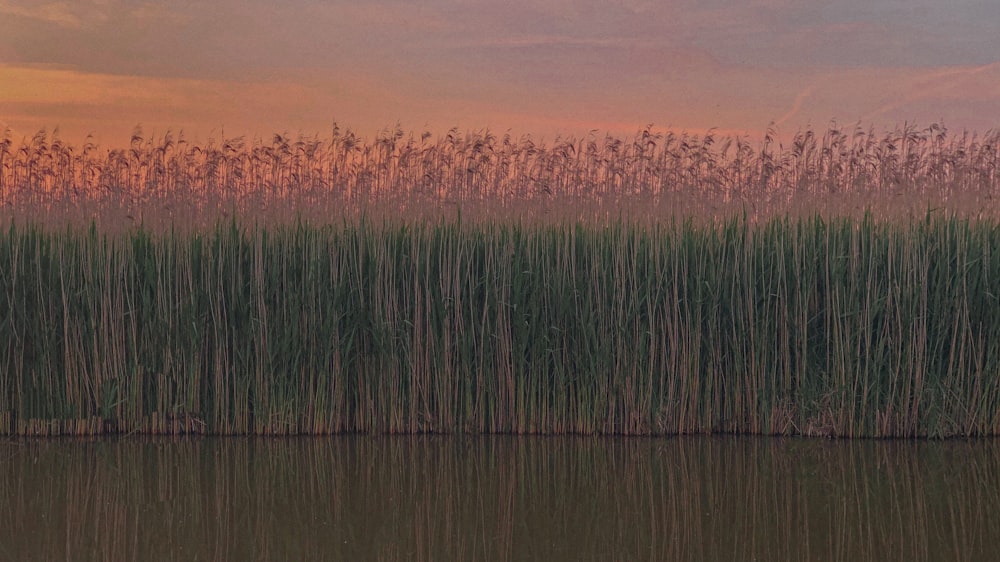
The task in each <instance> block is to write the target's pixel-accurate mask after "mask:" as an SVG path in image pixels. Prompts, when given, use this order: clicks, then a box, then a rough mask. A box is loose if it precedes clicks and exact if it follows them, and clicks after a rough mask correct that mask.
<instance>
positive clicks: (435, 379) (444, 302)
mask: <svg viewBox="0 0 1000 562" xmlns="http://www.w3.org/2000/svg"><path fill="white" fill-rule="evenodd" d="M998 244H1000V225H998V223H997V222H996V221H995V220H986V219H981V220H976V219H969V218H962V217H955V216H939V213H932V212H929V213H927V214H926V215H925V217H922V218H919V219H915V220H900V221H884V220H876V219H874V218H873V217H871V216H868V217H864V218H833V219H829V218H821V217H818V216H814V217H812V218H804V217H800V218H788V217H784V218H781V217H779V218H773V219H769V220H767V221H762V222H751V221H749V220H747V219H745V218H735V219H730V220H727V221H723V222H718V223H712V224H706V223H698V222H694V221H687V222H679V221H670V222H661V223H655V224H637V223H634V222H629V221H620V222H617V223H610V224H605V225H592V224H585V223H579V222H558V223H556V222H554V223H551V224H535V223H533V224H525V223H518V222H513V221H489V220H480V221H463V220H462V219H455V220H452V219H440V220H436V221H432V220H424V221H412V220H410V221H407V220H397V221H388V220H379V221H373V220H370V219H366V218H365V217H364V216H361V217H357V218H348V219H344V220H342V221H340V222H337V223H333V224H329V225H325V226H310V225H307V224H304V223H300V224H289V225H276V226H271V225H266V224H265V225H256V226H255V225H253V224H251V223H249V222H240V221H236V220H233V221H229V222H222V223H219V225H218V226H216V227H215V229H214V230H213V231H209V232H203V233H197V232H195V233H190V232H188V233H177V232H173V233H171V232H169V231H168V232H162V233H151V232H149V231H147V230H143V229H133V230H131V231H129V232H126V233H119V234H108V233H106V232H102V231H100V230H99V229H97V228H93V227H92V228H90V229H89V230H88V229H79V228H74V227H68V228H64V229H61V230H60V229H54V228H44V227H39V226H28V225H20V224H12V225H11V226H10V227H9V228H8V229H6V232H5V233H4V234H3V235H2V237H0V272H2V275H0V295H2V297H0V432H9V433H74V432H76V433H95V432H104V431H117V432H133V431H143V432H206V433H222V434H227V433H244V432H253V433H265V434H271V433H332V432H393V433H396V432H399V433H412V432H500V433H506V432H511V433H610V434H629V435H636V434H642V435H645V434H676V433H698V432H740V433H744V432H745V433H763V434H808V435H824V436H953V435H990V434H997V433H1000V258H998V257H994V256H993V249H994V248H997V247H998Z"/></svg>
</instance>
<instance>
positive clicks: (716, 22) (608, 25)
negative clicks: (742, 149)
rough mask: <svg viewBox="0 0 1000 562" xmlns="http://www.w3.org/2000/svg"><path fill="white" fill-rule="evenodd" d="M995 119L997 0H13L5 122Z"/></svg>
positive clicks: (884, 124) (241, 124)
mask: <svg viewBox="0 0 1000 562" xmlns="http://www.w3.org/2000/svg"><path fill="white" fill-rule="evenodd" d="M832 119H835V120H837V121H838V122H840V123H844V124H853V123H854V122H857V121H861V122H862V123H863V124H864V125H865V126H868V125H873V126H875V127H876V128H891V127H893V126H894V125H897V124H901V123H902V122H903V121H909V122H911V123H912V122H916V123H917V124H918V125H928V124H930V123H932V122H942V121H943V122H944V124H946V125H947V126H948V127H949V128H950V129H952V130H961V129H970V130H978V131H983V132H985V131H986V130H988V129H993V128H997V127H998V125H1000V3H996V2H985V1H972V0H958V1H953V2H948V3H944V2H939V1H930V0H910V1H907V2H900V1H895V0H893V1H888V0H864V1H863V0H843V1H840V2H832V3H831V2H827V3H823V2H796V1H792V0H751V1H740V2H736V1H729V0H710V1H709V0H703V1H694V0H690V1H688V0H683V1H682V0H673V1H653V0H650V1H643V0H618V1H610V0H607V1H586V0H574V1H570V0H546V1H530V2H529V1H523V2H518V1H512V2H501V3H497V2H469V1H457V0H427V1H424V2H405V1H402V0H391V1H390V0H372V1H366V2H354V1H340V0H288V1H286V2H281V3H275V2H265V1H263V0H251V1H240V2H236V1H235V0H216V1H213V2H192V1H186V2H164V1H160V0H156V1H141V2H140V1H134V0H133V1H124V0H79V1H74V2H68V1H54V2H49V1H44V0H43V1H28V0H0V128H4V127H6V128H9V129H10V130H11V136H13V137H14V138H15V140H19V139H20V138H21V137H24V136H30V135H31V134H33V133H34V132H36V131H38V130H39V129H42V128H45V129H47V130H49V131H51V130H52V129H53V128H55V127H57V126H58V127H59V129H60V135H61V136H62V137H63V138H65V139H67V140H70V141H73V142H79V141H80V140H82V138H83V137H84V136H85V135H86V134H88V133H92V134H94V135H95V137H96V138H97V140H98V141H99V142H101V143H102V144H106V145H120V144H124V143H127V141H128V138H129V136H130V134H131V132H132V130H133V128H134V127H135V126H136V125H141V126H142V128H143V130H144V132H145V133H146V134H147V135H160V134H162V133H164V132H165V131H167V130H168V129H169V130H172V131H175V132H176V131H178V130H184V131H185V133H186V135H187V137H188V138H189V139H192V140H198V139H205V138H208V137H214V138H219V137H221V136H222V135H225V136H227V137H229V136H236V135H249V136H255V135H256V136H264V137H266V136H269V135H270V134H271V133H274V132H290V133H292V134H295V133H304V134H309V135H312V134H319V135H325V134H327V133H328V132H329V130H330V128H331V126H332V124H333V122H334V121H336V122H338V123H339V124H340V125H341V127H351V128H353V129H354V130H356V131H357V132H359V133H361V134H362V135H365V136H371V135H374V134H375V133H376V132H377V131H378V130H379V129H381V128H383V127H387V126H393V125H394V124H395V123H397V122H399V123H400V124H401V125H402V126H403V128H404V129H406V130H411V131H423V130H430V131H432V132H442V131H445V130H447V129H448V128H450V127H453V126H457V127H459V128H460V129H481V128H485V127H489V128H491V129H493V130H497V131H502V130H508V129H509V130H512V131H514V132H516V133H532V134H534V135H537V136H544V137H548V138H551V137H552V136H555V135H556V134H572V135H582V134H586V132H587V131H589V130H591V129H599V130H602V131H610V132H613V133H622V134H628V133H631V132H634V131H636V130H637V129H638V128H640V127H642V126H644V125H645V124H647V123H652V124H654V125H655V126H656V127H658V128H661V129H665V128H668V127H670V128H676V129H685V130H688V131H704V130H706V129H708V128H711V127H715V128H718V129H719V130H720V131H722V132H733V133H745V134H749V135H751V136H756V135H759V134H760V133H762V132H763V130H764V129H765V128H766V127H767V125H768V123H769V122H772V121H774V122H776V123H777V125H778V128H779V131H780V132H782V133H785V134H788V133H791V132H794V131H795V130H796V129H798V128H801V127H806V126H814V127H817V128H825V127H826V126H827V124H828V123H829V122H830V121H831V120H832Z"/></svg>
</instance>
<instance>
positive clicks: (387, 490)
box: [0, 437, 1000, 562]
mask: <svg viewBox="0 0 1000 562" xmlns="http://www.w3.org/2000/svg"><path fill="white" fill-rule="evenodd" d="M997 552H1000V443H998V442H995V441H977V442H962V441H949V442H876V441H826V440H806V439H770V438H720V437H696V438H667V439H617V438H563V437H559V438H551V437H550V438H544V437H532V438H523V437H418V438H414V437H334V438H293V439H265V438H196V439H149V438H118V439H100V440H79V439H64V440H10V439H7V440H0V560H435V561H437V560H547V561H551V562H555V561H560V560H567V561H570V560H572V561H576V560H722V561H727V562H728V561H732V560H767V561H771V560H796V561H800V560H852V561H855V560H906V561H908V562H915V561H919V560H933V561H939V560H989V559H993V556H994V555H995V554H996V553H997Z"/></svg>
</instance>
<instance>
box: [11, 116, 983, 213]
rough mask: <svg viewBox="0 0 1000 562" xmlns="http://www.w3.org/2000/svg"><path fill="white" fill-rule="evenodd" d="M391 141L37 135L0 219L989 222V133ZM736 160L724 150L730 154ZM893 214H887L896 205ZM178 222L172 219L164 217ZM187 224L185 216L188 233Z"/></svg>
mask: <svg viewBox="0 0 1000 562" xmlns="http://www.w3.org/2000/svg"><path fill="white" fill-rule="evenodd" d="M417 143H418V141H417V140H416V138H415V135H414V134H412V133H407V132H406V131H403V130H402V129H401V128H400V127H398V126H397V127H395V128H393V129H386V130H384V131H382V132H380V133H379V134H378V135H377V136H376V138H375V139H374V141H368V140H366V139H363V138H360V137H358V136H357V135H356V134H354V133H353V132H352V131H350V130H346V131H341V130H340V129H339V128H337V127H335V129H334V132H333V133H332V136H331V137H330V138H328V139H320V138H318V137H303V136H300V137H298V138H293V137H291V136H290V135H288V134H276V135H274V136H273V138H272V139H270V142H264V141H262V140H260V139H254V140H250V141H248V140H246V139H245V138H243V137H235V138H228V139H222V141H221V142H218V143H217V142H215V141H214V140H211V139H210V140H209V141H208V143H206V144H205V145H203V146H194V145H191V144H189V143H187V142H185V141H184V140H183V139H181V138H178V140H177V141H176V142H175V141H174V140H173V136H172V135H171V134H170V133H167V134H166V135H164V136H163V137H160V138H155V137H148V138H146V137H143V134H142V131H141V130H137V131H136V132H135V134H134V135H133V136H132V138H131V139H130V146H129V148H128V149H127V150H110V151H100V150H98V149H97V148H96V147H95V146H93V144H92V143H87V144H86V145H85V146H84V149H83V150H81V151H75V150H74V149H73V148H72V147H71V146H69V145H68V144H67V143H64V142H63V141H61V140H60V139H59V138H58V135H57V134H56V133H53V134H52V135H51V136H50V135H48V134H47V133H46V132H45V131H40V132H39V133H38V134H36V135H34V136H33V137H32V138H31V139H26V140H24V141H23V142H22V145H21V146H20V147H19V148H17V149H13V148H12V147H13V146H14V142H13V140H12V139H10V137H9V134H8V135H7V136H6V137H4V139H3V141H2V143H0V148H2V149H0V158H2V163H0V164H2V166H0V187H2V189H0V198H2V201H0V202H2V204H3V206H4V209H5V210H4V213H5V214H6V215H7V216H8V217H13V216H24V213H29V214H32V215H37V216H43V217H46V218H49V215H50V214H51V220H64V216H63V213H62V212H61V211H60V209H61V208H66V207H72V206H73V205H80V204H85V203H86V204H90V205H92V206H93V207H94V208H96V209H99V210H102V211H103V210H104V209H106V210H107V213H108V214H109V218H111V217H114V215H116V214H118V213H120V211H121V210H124V211H125V214H127V215H131V216H133V217H140V216H141V217H142V218H143V220H150V221H151V222H159V223H169V222H183V219H184V218H196V219H197V221H199V222H201V223H208V224H210V223H211V222H213V221H214V220H215V219H217V218H218V216H219V215H220V214H221V213H224V212H225V213H230V214H231V213H234V212H235V213H238V214H240V215H243V216H248V215H255V214H264V215H266V214H267V212H268V210H269V209H274V208H278V209H284V210H283V211H281V213H283V214H284V215H286V218H287V215H294V214H296V213H302V214H306V215H312V216H310V217H309V218H310V219H313V218H315V219H317V220H322V218H323V217H324V216H329V215H330V214H331V213H333V214H335V215H340V214H343V213H349V214H354V213H357V212H359V210H360V209H364V208H368V207H379V206H381V207H383V208H384V209H385V210H386V211H389V210H390V209H392V207H393V205H425V206H426V207H432V206H433V205H440V206H441V208H447V207H449V206H451V205H454V204H463V205H464V204H470V203H481V204H483V205H484V206H490V207H493V206H497V207H500V208H501V209H502V208H504V207H505V206H506V205H508V204H516V205H524V204H525V202H531V203H532V204H534V205H537V207H538V209H537V210H536V211H535V212H536V213H539V214H544V212H546V211H547V210H551V209H552V208H554V207H555V206H556V203H563V202H565V201H567V200H569V201H575V202H577V203H578V204H580V205H583V206H585V207H588V206H610V208H609V209H602V211H604V212H614V211H615V210H616V209H617V206H616V205H619V204H621V205H632V204H634V201H635V200H636V198H638V200H639V201H654V202H657V201H660V200H661V199H663V198H665V197H666V198H670V197H671V196H673V197H675V198H674V199H673V200H671V205H672V207H670V208H664V207H667V206H666V205H663V206H654V207H652V208H647V207H640V208H638V209H637V210H638V211H640V212H638V213H636V214H637V215H638V214H641V215H646V216H647V218H648V220H659V219H661V218H663V215H664V214H665V213H668V212H669V213H670V214H675V215H680V216H684V215H701V216H706V215H707V216H712V217H719V216H722V217H724V216H727V215H729V214H734V213H738V212H740V210H741V209H743V208H747V207H749V208H751V209H753V210H754V212H755V213H757V214H759V215H760V216H761V217H762V218H763V219H766V218H768V217H771V216H775V215H780V214H784V213H785V212H786V211H788V210H790V209H791V210H795V209H796V208H799V207H810V206H811V208H810V210H811V211H813V212H821V213H826V214H830V215H835V214H841V213H849V214H852V215H855V216H857V214H858V213H859V211H858V209H865V208H868V207H871V208H873V209H875V210H876V211H878V212H879V213H884V214H886V215H893V216H895V217H905V216H906V215H907V214H908V213H911V212H913V210H914V207H916V206H917V205H919V206H931V207H943V208H947V209H949V210H950V211H953V212H958V213H962V214H984V213H995V212H996V210H997V209H996V199H997V198H996V197H994V194H995V193H996V191H997V188H998V185H997V184H998V182H1000V175H998V170H997V167H998V164H1000V132H995V131H990V132H987V133H986V134H985V135H983V136H982V137H980V136H978V135H975V134H968V133H963V134H962V135H955V134H952V133H949V132H948V131H947V129H945V128H944V127H941V126H939V125H937V124H932V125H931V126H930V127H928V128H926V129H918V128H917V127H915V126H914V125H912V124H908V123H907V124H904V125H903V126H902V127H901V128H897V129H895V130H893V131H887V132H885V133H883V134H881V135H879V134H876V133H875V131H874V129H871V128H869V129H867V130H865V129H863V128H861V127H860V124H859V125H857V126H856V127H855V130H854V133H853V134H852V135H848V134H847V133H846V132H844V131H843V130H842V129H840V128H838V127H837V126H836V124H831V128H830V129H829V130H828V131H826V132H824V133H822V134H818V133H817V132H815V131H813V130H804V131H799V132H798V133H796V134H795V135H794V136H793V137H792V140H791V144H790V146H788V147H786V146H784V145H783V144H782V143H781V142H778V141H777V140H776V133H775V132H774V131H771V130H769V131H768V132H767V133H766V134H765V136H764V140H763V142H762V143H761V144H760V145H758V146H757V147H756V148H752V143H750V142H747V141H746V140H745V139H743V138H735V139H734V138H721V139H719V138H716V135H715V134H714V133H712V132H709V133H708V134H706V135H703V136H699V135H691V134H688V133H677V132H674V131H670V132H668V133H662V132H654V131H653V130H652V129H651V127H647V128H645V129H642V130H640V131H638V132H637V133H636V135H635V136H633V137H632V138H630V139H621V138H616V137H612V136H610V135H606V136H605V137H604V139H603V141H601V142H597V141H596V140H595V139H594V138H593V137H590V138H589V139H586V142H585V139H574V138H566V139H557V140H556V141H555V142H554V143H552V144H543V143H536V142H535V141H534V140H533V139H531V138H530V137H521V138H519V139H517V140H514V139H512V138H510V136H509V135H505V136H504V137H503V138H502V139H500V140H498V139H497V137H496V135H494V134H493V133H491V132H490V131H488V130H485V131H478V132H469V133H465V134H462V133H461V132H459V131H458V130H457V129H452V130H451V131H449V132H448V133H447V135H445V136H443V137H438V138H436V139H433V140H432V137H430V136H428V135H426V134H421V135H420V141H419V144H417ZM733 145H735V146H736V150H732V149H731V148H732V146H733ZM902 201H907V202H908V203H907V206H904V209H903V210H899V207H900V204H899V203H900V202H902ZM175 213H180V215H181V218H177V217H175ZM190 215H195V217H191V216H190Z"/></svg>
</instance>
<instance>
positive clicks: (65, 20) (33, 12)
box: [0, 0, 110, 29]
mask: <svg viewBox="0 0 1000 562" xmlns="http://www.w3.org/2000/svg"><path fill="white" fill-rule="evenodd" d="M109 8H110V2H108V1H106V0H75V1H72V2H63V1H59V2H44V1H43V2H33V1H31V0H0V14H3V15H5V16H8V17H11V16H13V17H17V18H25V19H29V20H36V21H39V22H44V23H47V24H52V25H55V26H56V27H60V28H68V29H79V28H81V27H84V26H85V25H87V24H89V23H92V22H95V21H104V20H106V19H107V11H108V9H109Z"/></svg>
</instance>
